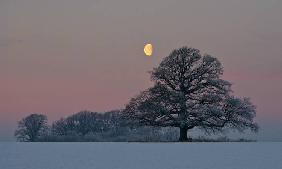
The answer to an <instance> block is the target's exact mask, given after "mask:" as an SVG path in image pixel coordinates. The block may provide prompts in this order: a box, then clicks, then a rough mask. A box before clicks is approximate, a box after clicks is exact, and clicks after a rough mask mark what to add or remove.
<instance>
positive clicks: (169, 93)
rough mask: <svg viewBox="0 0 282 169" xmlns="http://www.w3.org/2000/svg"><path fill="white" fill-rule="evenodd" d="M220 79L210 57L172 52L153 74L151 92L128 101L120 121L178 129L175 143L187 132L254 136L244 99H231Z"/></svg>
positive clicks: (189, 51) (193, 51) (187, 51)
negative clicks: (230, 130)
mask: <svg viewBox="0 0 282 169" xmlns="http://www.w3.org/2000/svg"><path fill="white" fill-rule="evenodd" d="M222 73H223V67H222V65H221V63H220V62H219V61H218V60H217V59H216V58H215V57H212V56H210V55H207V54H206V55H202V54H201V53H200V51H199V50H198V49H194V48H188V47H182V48H180V49H176V50H174V51H173V52H172V53H171V54H170V55H169V56H167V57H165V58H164V59H163V60H162V62H161V63H160V65H159V66H158V67H157V68H154V69H153V71H152V72H151V79H152V81H153V82H154V86H153V87H151V88H149V89H147V90H146V91H143V92H141V93H140V94H139V95H138V96H137V97H134V98H132V99H131V101H130V102H129V103H128V105H127V106H126V108H125V110H124V116H125V117H126V118H127V119H129V120H130V121H131V123H133V124H136V125H146V126H162V127H178V128H180V138H179V141H187V140H188V138H187V131H188V130H190V129H193V128H200V129H203V130H205V131H207V132H211V131H213V132H216V131H223V130H224V129H227V128H233V129H237V130H239V131H243V130H245V129H251V130H252V131H257V129H258V126H257V124H256V123H255V122H254V121H253V119H254V117H255V115H256V110H255V106H254V105H253V104H252V103H251V102H250V100H249V99H248V98H237V97H235V96H233V95H232V91H231V84H230V83H229V82H228V81H226V80H223V79H221V75H222Z"/></svg>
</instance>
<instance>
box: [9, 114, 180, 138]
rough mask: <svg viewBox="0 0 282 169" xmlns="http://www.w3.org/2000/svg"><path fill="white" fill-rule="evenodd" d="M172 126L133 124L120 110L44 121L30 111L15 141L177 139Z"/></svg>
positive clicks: (20, 124) (18, 130)
mask: <svg viewBox="0 0 282 169" xmlns="http://www.w3.org/2000/svg"><path fill="white" fill-rule="evenodd" d="M175 130H176V129H175V128H166V129H163V128H160V127H149V126H133V125H131V124H130V123H129V122H128V121H127V120H126V119H124V118H123V116H122V113H121V111H111V112H105V113H97V112H91V111H81V112H78V113H75V114H73V115H70V116H68V117H66V118H61V119H59V120H57V121H54V122H53V123H52V124H51V125H48V123H47V117H46V116H45V115H42V114H31V115H29V116H27V117H25V118H23V119H22V120H21V121H19V123H18V129H17V130H16V132H15V136H16V137H17V139H18V141H27V142H34V141H56V142H61V141H72V142H73V141H143V142H145V141H176V138H177V137H178V136H177V133H176V131H175Z"/></svg>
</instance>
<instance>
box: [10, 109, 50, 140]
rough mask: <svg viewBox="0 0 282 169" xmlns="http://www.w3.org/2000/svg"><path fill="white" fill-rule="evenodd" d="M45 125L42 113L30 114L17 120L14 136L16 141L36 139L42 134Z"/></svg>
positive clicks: (45, 121)
mask: <svg viewBox="0 0 282 169" xmlns="http://www.w3.org/2000/svg"><path fill="white" fill-rule="evenodd" d="M47 128H48V126H47V117H46V116H45V115H42V114H31V115H29V116H27V117H25V118H23V119H22V120H20V121H19V122H18V129H17V130H16V131H15V136H16V138H17V140H18V141H30V142H34V141H36V140H37V139H38V138H39V137H40V136H42V135H43V134H44V132H45V131H46V129H47Z"/></svg>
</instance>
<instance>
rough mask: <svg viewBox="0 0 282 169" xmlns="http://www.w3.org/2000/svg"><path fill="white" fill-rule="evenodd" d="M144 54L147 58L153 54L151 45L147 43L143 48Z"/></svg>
mask: <svg viewBox="0 0 282 169" xmlns="http://www.w3.org/2000/svg"><path fill="white" fill-rule="evenodd" d="M144 53H145V55H147V56H151V55H152V54H153V45H152V44H150V43H148V44H146V45H145V47H144Z"/></svg>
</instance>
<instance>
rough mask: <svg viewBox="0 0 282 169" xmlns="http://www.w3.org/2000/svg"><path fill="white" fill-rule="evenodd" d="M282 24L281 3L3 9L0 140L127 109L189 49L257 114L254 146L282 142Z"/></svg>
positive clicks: (44, 4)
mask: <svg viewBox="0 0 282 169" xmlns="http://www.w3.org/2000/svg"><path fill="white" fill-rule="evenodd" d="M281 17H282V1H281V0H236V1H235V0H173V1H172V0H80V1H77V0H48V1H46V0H0V140H4V141H5V140H13V132H14V130H15V128H16V123H17V121H18V120H20V119H21V118H22V117H24V116H26V115H28V114H31V113H43V114H46V115H47V116H48V118H49V120H50V121H54V120H56V119H59V118H60V117H64V116H67V115H70V114H73V113H75V112H78V111H80V110H91V111H97V112H104V111H109V110H113V109H121V108H123V107H124V106H125V104H126V103H127V102H128V101H129V99H130V98H131V97H133V96H136V95H137V94H138V93H139V92H140V91H142V90H144V89H146V88H148V87H150V86H151V85H152V82H150V76H149V73H148V71H150V70H152V69H153V68H154V67H157V66H158V64H159V63H160V62H161V60H162V59H163V58H164V57H166V56H168V55H169V53H170V52H171V51H172V50H173V49H175V48H179V47H182V46H189V47H194V48H197V49H199V50H201V52H202V53H203V54H204V53H208V54H210V55H213V56H215V57H217V58H218V59H219V60H220V61H221V63H222V64H223V66H224V79H226V80H228V81H230V82H232V83H233V91H234V94H235V95H237V96H242V97H243V96H246V97H250V98H251V100H252V102H253V103H254V104H255V105H256V106H257V117H256V121H257V122H258V123H259V125H260V127H261V128H260V132H259V133H258V134H255V135H254V137H255V138H256V139H258V140H262V141H282V132H281V130H282V98H281V97H282V19H281ZM146 43H152V44H153V46H154V53H153V56H151V57H146V56H145V55H144V53H143V47H144V45H145V44H146Z"/></svg>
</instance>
